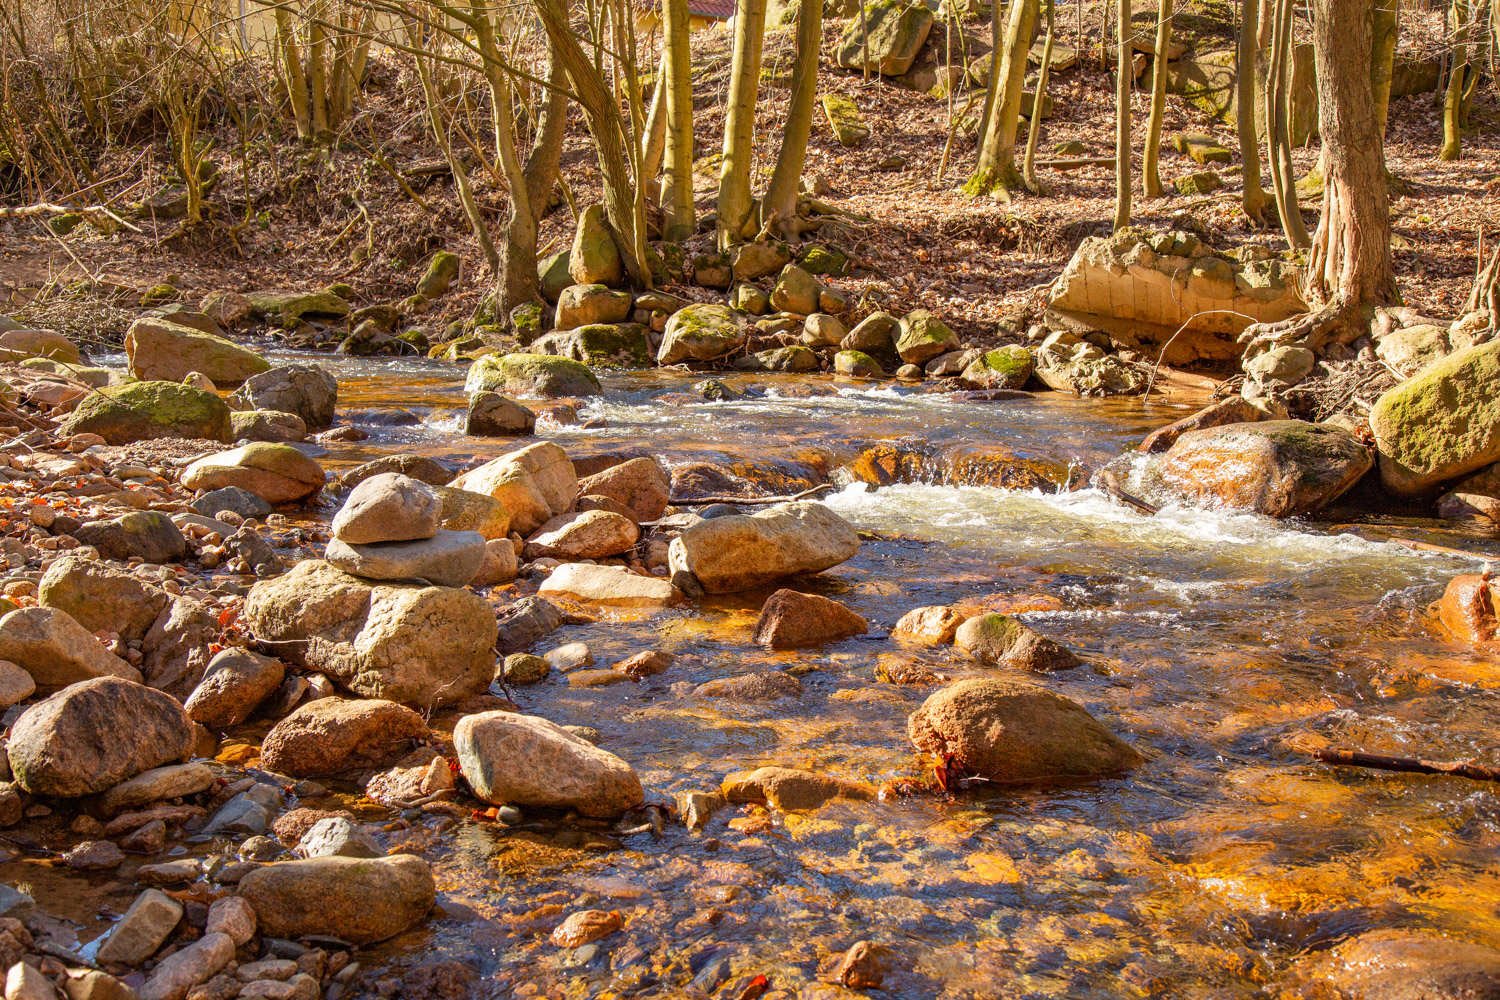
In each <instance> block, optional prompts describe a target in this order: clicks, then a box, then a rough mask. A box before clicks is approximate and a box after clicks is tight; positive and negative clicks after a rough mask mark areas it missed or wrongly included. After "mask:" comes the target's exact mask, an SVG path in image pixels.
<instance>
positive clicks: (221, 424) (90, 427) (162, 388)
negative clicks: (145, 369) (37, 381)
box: [59, 382, 233, 445]
mask: <svg viewBox="0 0 1500 1000" xmlns="http://www.w3.org/2000/svg"><path fill="white" fill-rule="evenodd" d="M59 433H60V434H62V435H64V436H70V435H73V434H98V435H99V436H100V437H102V438H104V440H105V441H106V442H108V443H109V444H115V445H120V444H130V443H131V442H132V441H149V440H154V439H156V438H206V439H207V440H210V441H222V442H225V443H228V442H229V441H231V440H233V438H232V437H231V436H230V435H231V434H232V427H231V425H230V421H229V406H228V404H226V403H225V402H224V401H223V400H222V399H220V398H219V397H218V396H217V395H215V394H214V393H211V392H207V391H205V390H203V389H198V388H194V387H193V386H190V385H183V384H181V383H180V382H131V383H128V384H126V385H119V386H109V387H106V388H103V389H100V390H99V391H98V392H97V393H93V394H91V395H89V396H87V397H86V398H85V399H84V401H83V402H82V403H80V404H78V409H76V410H74V411H73V412H72V413H71V414H69V415H68V418H67V419H66V420H65V421H63V425H62V427H61V428H60V429H59Z"/></svg>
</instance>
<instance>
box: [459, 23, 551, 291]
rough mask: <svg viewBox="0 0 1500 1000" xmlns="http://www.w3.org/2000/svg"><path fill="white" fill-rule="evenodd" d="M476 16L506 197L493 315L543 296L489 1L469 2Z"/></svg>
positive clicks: (508, 91) (507, 88)
mask: <svg viewBox="0 0 1500 1000" xmlns="http://www.w3.org/2000/svg"><path fill="white" fill-rule="evenodd" d="M469 7H470V9H471V10H472V11H473V12H474V23H473V25H472V27H473V29H474V38H475V43H476V45H477V47H478V48H479V54H480V57H481V58H482V59H483V61H484V78H485V82H486V83H488V84H489V88H490V109H491V115H492V117H493V125H494V129H495V158H496V159H497V160H499V161H500V169H501V170H502V171H503V172H504V174H505V186H506V187H507V188H508V189H509V193H510V217H509V218H508V219H507V221H506V224H505V240H504V242H503V243H501V245H500V248H499V256H500V262H499V268H498V270H497V273H496V275H495V307H496V308H495V312H496V314H497V315H504V316H508V315H510V311H511V310H512V309H514V308H515V307H516V306H519V305H521V304H522V303H525V302H536V301H538V300H539V299H540V298H541V293H540V291H539V288H538V280H537V273H536V223H537V220H536V216H535V215H534V214H533V213H532V209H531V198H530V189H529V187H528V186H527V183H526V172H525V170H524V168H523V167H522V166H521V158H520V156H519V155H518V154H517V153H516V140H515V135H514V133H513V131H512V128H513V126H512V121H513V119H514V114H513V113H512V111H513V98H512V95H511V87H510V76H509V75H508V74H507V73H506V71H505V66H504V65H503V63H502V61H501V53H500V48H501V45H502V44H503V43H502V40H501V39H500V37H499V33H498V31H497V30H496V26H495V20H496V18H495V15H494V13H492V9H491V7H490V2H489V0H469Z"/></svg>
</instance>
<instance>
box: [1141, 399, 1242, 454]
mask: <svg viewBox="0 0 1500 1000" xmlns="http://www.w3.org/2000/svg"><path fill="white" fill-rule="evenodd" d="M1266 419H1268V417H1267V415H1266V411H1265V410H1262V409H1261V408H1260V407H1258V406H1256V405H1255V404H1254V403H1252V402H1250V400H1248V399H1246V398H1245V397H1244V396H1230V397H1229V398H1228V399H1223V400H1220V401H1219V402H1217V403H1214V404H1213V405H1212V406H1205V407H1204V408H1203V409H1201V410H1199V411H1198V412H1197V413H1194V414H1192V415H1191V416H1186V417H1183V418H1182V419H1181V420H1177V421H1174V422H1172V423H1170V424H1167V425H1166V426H1165V427H1158V428H1157V429H1156V430H1154V431H1152V432H1151V433H1150V434H1147V435H1146V440H1144V441H1142V442H1141V443H1140V444H1139V445H1138V446H1137V450H1138V451H1144V452H1153V453H1154V452H1158V451H1166V450H1167V449H1168V448H1170V447H1172V445H1173V443H1174V442H1175V441H1176V440H1177V439H1178V437H1180V436H1181V435H1182V434H1184V433H1186V432H1187V431H1199V430H1202V429H1203V428H1205V427H1222V426H1224V425H1225V424H1244V423H1254V422H1255V421H1257V420H1266Z"/></svg>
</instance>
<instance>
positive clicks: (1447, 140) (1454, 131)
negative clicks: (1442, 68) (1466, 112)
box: [1438, 0, 1469, 160]
mask: <svg viewBox="0 0 1500 1000" xmlns="http://www.w3.org/2000/svg"><path fill="white" fill-rule="evenodd" d="M1449 27H1450V28H1451V29H1452V31H1453V56H1452V58H1451V59H1450V60H1449V63H1448V89H1447V90H1446V91H1445V92H1444V94H1443V148H1442V149H1441V150H1440V151H1439V152H1438V159H1440V160H1456V159H1458V158H1459V157H1460V156H1461V155H1463V122H1462V118H1461V111H1462V105H1463V99H1464V84H1465V82H1466V78H1467V76H1468V70H1469V5H1468V3H1466V2H1465V0H1453V9H1452V24H1451V25H1450V26H1449Z"/></svg>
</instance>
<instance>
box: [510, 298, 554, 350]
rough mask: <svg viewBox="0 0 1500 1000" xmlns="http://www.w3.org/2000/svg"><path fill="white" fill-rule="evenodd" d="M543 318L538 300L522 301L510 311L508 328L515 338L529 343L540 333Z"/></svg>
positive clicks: (543, 314)
mask: <svg viewBox="0 0 1500 1000" xmlns="http://www.w3.org/2000/svg"><path fill="white" fill-rule="evenodd" d="M545 319H546V313H545V312H544V310H543V309H542V304H541V303H540V302H522V303H521V304H520V305H518V306H516V307H515V308H514V309H512V310H511V311H510V329H511V332H512V333H514V334H515V335H516V340H518V341H520V342H521V343H523V344H529V343H531V342H532V341H533V340H535V339H536V338H538V337H540V336H541V335H542V328H543V324H544V321H545Z"/></svg>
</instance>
